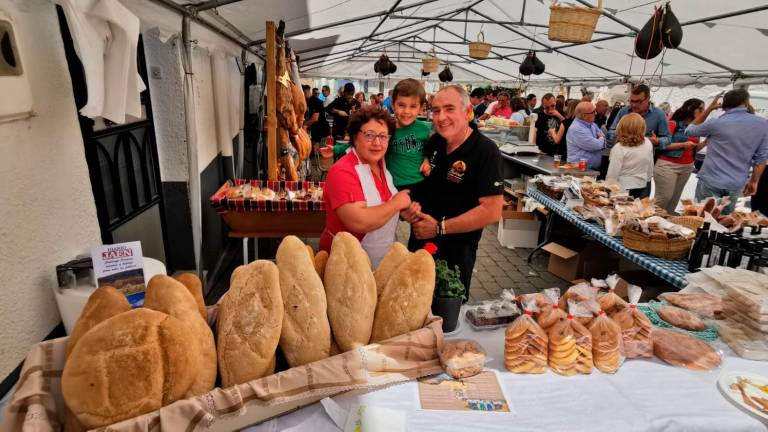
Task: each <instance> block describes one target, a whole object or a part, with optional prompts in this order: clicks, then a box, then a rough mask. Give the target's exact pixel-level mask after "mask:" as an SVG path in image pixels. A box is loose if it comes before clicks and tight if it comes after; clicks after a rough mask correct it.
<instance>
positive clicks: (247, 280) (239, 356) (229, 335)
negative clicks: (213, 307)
mask: <svg viewBox="0 0 768 432" xmlns="http://www.w3.org/2000/svg"><path fill="white" fill-rule="evenodd" d="M282 327H283V299H282V296H281V294H280V276H279V273H278V270H277V266H276V265H275V264H274V263H272V262H270V261H264V260H257V261H254V262H252V263H250V264H248V265H244V266H240V267H238V268H236V269H235V271H234V272H232V279H231V281H230V284H229V291H228V292H227V293H226V294H225V296H224V297H223V298H222V300H221V303H220V304H219V316H218V320H217V324H216V331H217V334H218V344H219V345H218V354H219V372H220V373H221V383H222V386H223V387H225V388H226V387H231V386H233V385H235V384H241V383H244V382H248V381H251V380H254V379H257V378H261V377H263V376H267V375H271V374H272V373H273V372H274V370H275V351H276V350H277V344H278V342H279V341H280V330H281V329H282Z"/></svg>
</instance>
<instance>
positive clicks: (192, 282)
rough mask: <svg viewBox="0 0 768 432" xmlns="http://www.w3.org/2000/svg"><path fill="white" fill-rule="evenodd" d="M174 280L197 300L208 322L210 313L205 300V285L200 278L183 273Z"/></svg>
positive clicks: (201, 312) (198, 306) (192, 274)
mask: <svg viewBox="0 0 768 432" xmlns="http://www.w3.org/2000/svg"><path fill="white" fill-rule="evenodd" d="M173 278H174V279H176V280H177V281H179V282H181V283H182V284H183V285H184V286H185V287H187V290H189V293H190V294H192V297H194V298H195V302H196V303H197V308H198V309H199V310H200V315H201V316H202V317H203V319H204V320H205V321H206V322H208V311H207V310H206V309H205V300H203V283H202V282H201V281H200V278H199V277H197V275H196V274H194V273H182V274H180V275H176V276H174V277H173Z"/></svg>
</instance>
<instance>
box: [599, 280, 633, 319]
mask: <svg viewBox="0 0 768 432" xmlns="http://www.w3.org/2000/svg"><path fill="white" fill-rule="evenodd" d="M605 282H606V286H607V289H608V292H604V291H600V292H599V293H598V294H597V303H598V304H599V305H600V309H602V310H603V312H605V313H606V315H608V316H611V315H613V314H614V313H616V312H618V311H620V310H622V309H624V308H625V307H627V306H629V303H627V302H626V301H625V300H624V299H623V298H621V297H619V295H618V294H616V285H617V284H618V283H619V277H618V276H616V275H610V276H608V278H606V280H605ZM593 286H594V283H593Z"/></svg>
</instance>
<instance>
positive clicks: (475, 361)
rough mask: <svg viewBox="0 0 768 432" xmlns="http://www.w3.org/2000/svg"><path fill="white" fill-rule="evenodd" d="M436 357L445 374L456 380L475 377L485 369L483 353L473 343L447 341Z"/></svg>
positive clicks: (463, 340) (464, 340)
mask: <svg viewBox="0 0 768 432" xmlns="http://www.w3.org/2000/svg"><path fill="white" fill-rule="evenodd" d="M438 355H439V357H440V364H441V365H442V366H443V369H445V372H446V373H447V374H448V375H450V376H451V377H453V378H456V379H461V378H469V377H471V376H475V375H477V374H479V373H480V372H482V370H483V368H484V367H485V351H484V350H483V348H482V347H481V346H480V344H478V343H477V342H475V341H471V340H467V339H455V340H447V341H445V342H444V343H443V348H442V349H441V350H440V352H439V353H438Z"/></svg>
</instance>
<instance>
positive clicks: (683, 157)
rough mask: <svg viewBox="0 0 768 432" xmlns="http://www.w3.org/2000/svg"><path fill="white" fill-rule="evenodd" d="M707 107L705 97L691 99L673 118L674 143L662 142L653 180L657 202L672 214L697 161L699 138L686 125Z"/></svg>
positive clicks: (671, 129) (670, 122) (671, 121)
mask: <svg viewBox="0 0 768 432" xmlns="http://www.w3.org/2000/svg"><path fill="white" fill-rule="evenodd" d="M703 109H704V101H702V100H701V99H695V98H694V99H688V100H687V101H685V102H684V103H683V106H681V107H680V108H678V109H677V111H675V112H674V114H672V117H671V118H670V119H669V131H670V133H671V134H672V140H671V143H670V144H669V145H667V146H661V145H660V146H659V150H660V156H659V160H657V161H656V166H655V167H654V174H653V181H654V183H655V184H656V195H655V197H656V204H658V206H659V207H661V208H663V209H665V210H667V212H669V213H670V214H673V213H674V212H675V209H676V208H677V204H678V203H679V202H680V195H681V194H682V193H683V188H685V184H686V183H687V182H688V178H689V177H690V176H691V172H693V161H694V159H695V158H696V157H695V153H696V150H697V147H698V143H699V139H698V138H696V137H687V136H686V135H685V128H687V127H688V125H689V124H690V123H691V121H693V119H694V118H696V115H698V114H699V112H701V110H703Z"/></svg>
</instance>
